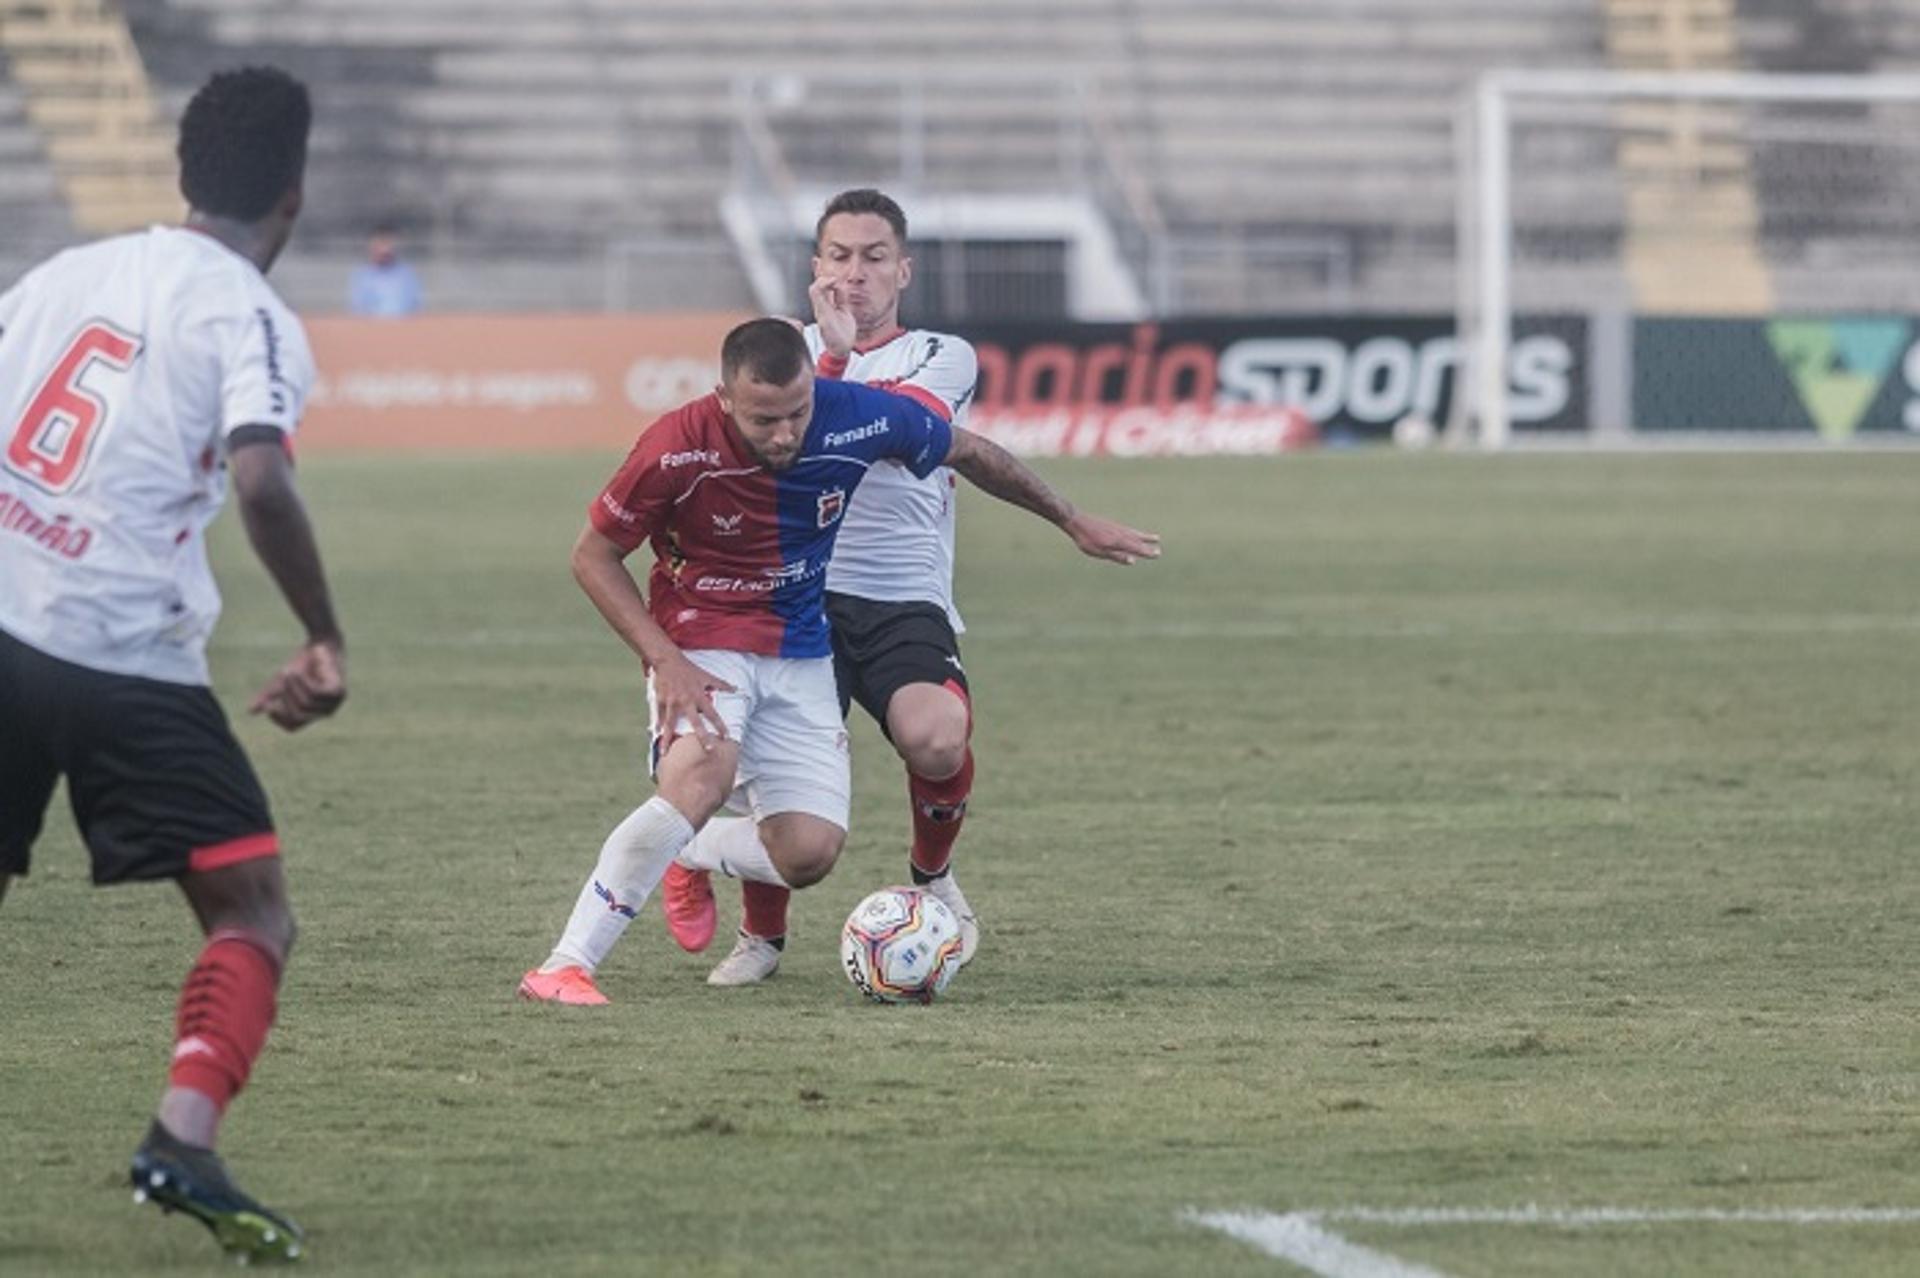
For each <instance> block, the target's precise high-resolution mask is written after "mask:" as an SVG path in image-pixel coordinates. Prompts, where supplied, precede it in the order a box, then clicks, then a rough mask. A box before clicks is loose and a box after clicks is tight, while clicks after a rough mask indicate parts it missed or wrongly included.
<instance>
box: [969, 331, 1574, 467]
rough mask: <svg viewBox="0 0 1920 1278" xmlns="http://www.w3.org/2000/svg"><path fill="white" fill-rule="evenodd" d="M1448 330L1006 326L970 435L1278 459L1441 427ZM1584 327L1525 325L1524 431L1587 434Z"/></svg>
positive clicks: (1044, 451) (998, 336)
mask: <svg viewBox="0 0 1920 1278" xmlns="http://www.w3.org/2000/svg"><path fill="white" fill-rule="evenodd" d="M1453 327H1454V326H1453V321H1452V319H1451V318H1438V317H1431V316H1383V317H1362V318H1343V319H1314V318H1297V319H1296V318H1287V319H1270V320H1176V321H1168V322H1165V323H1140V324H1069V325H1061V324H1057V323H1051V324H994V325H983V326H977V327H970V328H968V330H967V331H966V332H965V333H964V334H963V336H965V337H966V338H967V339H968V340H969V341H971V342H972V343H973V345H974V348H975V350H976V351H978V353H979V356H980V386H979V391H978V393H977V395H976V396H975V400H974V407H973V409H972V412H971V414H970V416H969V418H968V424H969V425H970V426H972V427H973V428H974V429H976V430H979V431H981V432H982V433H983V434H986V435H989V436H991V437H992V438H993V439H995V440H996V441H998V442H999V443H1001V444H1003V445H1005V446H1006V447H1008V448H1010V449H1012V450H1014V451H1016V452H1023V453H1027V454H1031V455H1041V456H1103V455H1110V456H1161V455H1169V454H1197V453H1267V452H1279V451H1282V450H1284V449H1288V448H1297V447H1302V446H1304V445H1306V444H1309V443H1312V442H1314V440H1315V439H1316V438H1328V439H1339V438H1342V437H1345V438H1352V439H1384V438H1386V437H1387V436H1388V435H1389V434H1390V433H1391V432H1392V430H1393V426H1394V423H1395V422H1398V421H1399V420H1400V419H1401V418H1403V417H1407V416H1409V415H1416V416H1420V417H1424V418H1426V419H1427V420H1428V421H1430V422H1433V423H1434V424H1436V425H1439V424H1442V423H1444V421H1445V420H1446V416H1447V412H1448V410H1449V407H1450V406H1451V404H1452V400H1453V396H1454V394H1455V393H1457V390H1458V387H1459V384H1460V381H1461V371H1462V366H1463V360H1462V351H1461V346H1460V343H1459V342H1458V341H1457V340H1456V339H1455V337H1454V332H1453ZM1585 364H1586V323H1585V321H1584V320H1582V319H1578V318H1573V317H1566V318H1560V317H1554V318H1542V319H1538V320H1528V321H1523V322H1521V323H1518V324H1516V326H1515V335H1514V341H1513V345H1512V350H1511V357H1510V359H1509V361H1508V377H1507V385H1508V395H1509V408H1510V411H1511V413H1512V418H1513V423H1514V425H1515V426H1516V427H1517V428H1522V429H1535V430H1539V429H1545V430H1583V429H1585V427H1586V425H1587V420H1586V416H1587V373H1586V367H1585Z"/></svg>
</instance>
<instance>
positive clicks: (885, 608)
mask: <svg viewBox="0 0 1920 1278" xmlns="http://www.w3.org/2000/svg"><path fill="white" fill-rule="evenodd" d="M813 269H814V277H815V278H814V282H813V286H812V287H811V289H810V290H809V296H810V299H811V301H812V304H813V313H814V316H815V320H816V322H815V323H814V324H812V325H810V326H808V328H807V330H806V337H807V348H808V350H809V351H811V352H812V353H813V355H814V357H815V359H816V361H817V367H818V371H819V373H820V375H821V376H823V377H835V378H846V379H849V380H853V381H860V382H866V383H869V384H873V385H879V386H884V387H886V388H888V389H891V390H894V391H897V392H899V393H900V394H903V395H907V396H910V397H911V398H913V399H914V400H916V401H918V402H919V403H921V404H924V405H925V406H926V407H927V408H928V409H929V410H930V411H932V412H935V413H938V414H939V415H940V416H941V417H942V418H944V419H946V420H947V421H949V422H951V423H953V424H955V425H960V424H962V423H964V421H965V419H966V410H967V405H968V403H969V402H970V401H971V399H972V397H973V391H974V384H975V382H976V380H977V378H978V365H977V363H976V361H975V359H974V354H973V347H972V346H971V345H969V344H968V343H967V342H966V341H965V340H964V339H962V338H958V337H954V336H952V335H951V334H948V333H934V332H927V331H925V330H921V329H913V330H909V329H906V328H903V327H902V326H901V324H900V295H901V294H902V293H903V292H904V291H905V290H906V288H907V286H908V284H909V283H910V282H911V281H912V279H913V259H912V258H911V257H910V256H909V255H908V253H907V218H906V214H905V213H904V212H903V211H902V210H901V208H900V206H899V204H897V203H896V202H895V201H894V200H892V199H891V198H889V197H888V196H887V195H885V194H884V193H882V192H880V191H875V190H854V191H845V192H842V193H841V194H839V195H837V196H835V197H834V198H833V199H832V200H830V201H828V203H827V206H826V208H825V209H824V210H823V211H822V213H821V215H820V220H819V223H818V224H817V226H816V228H815V235H814V257H813ZM1055 514H1063V515H1064V517H1063V518H1057V519H1055V522H1056V523H1058V524H1059V526H1060V528H1061V530H1062V531H1063V532H1065V533H1066V534H1067V535H1068V536H1069V537H1071V538H1072V539H1073V541H1074V544H1075V545H1077V546H1079V548H1080V549H1081V550H1082V551H1083V552H1085V553H1086V554H1088V555H1091V556H1093V557H1095V558H1100V559H1118V560H1119V561H1121V562H1127V560H1128V559H1129V558H1130V557H1132V556H1137V555H1142V554H1148V553H1152V550H1151V548H1152V547H1153V545H1154V543H1155V542H1156V540H1157V539H1154V538H1152V537H1150V536H1147V535H1145V534H1140V533H1136V532H1135V531H1134V530H1133V529H1130V528H1127V527H1125V526H1124V525H1120V524H1116V523H1114V522H1112V521H1111V520H1105V519H1101V518H1098V517H1097V516H1093V515H1089V514H1086V513H1084V512H1075V511H1072V510H1071V508H1066V509H1065V510H1064V511H1054V512H1049V516H1050V517H1052V515H1055ZM953 558H954V477H953V473H952V471H951V470H948V469H946V468H942V469H940V470H937V471H935V472H934V473H932V474H930V475H927V476H925V477H918V476H915V475H913V474H912V473H910V472H908V471H906V470H903V469H901V468H899V467H895V466H888V467H881V468H878V469H876V470H875V472H874V473H873V475H872V476H871V477H870V478H869V479H868V481H867V482H866V483H865V484H863V485H861V488H860V491H859V493H858V494H856V495H855V497H854V498H853V500H852V501H851V502H850V504H849V505H848V508H847V516H846V521H845V527H844V528H843V529H842V530H841V533H840V540H839V542H838V544H837V545H836V546H835V547H834V552H833V562H832V564H831V565H830V566H829V567H828V569H827V617H828V620H829V621H830V622H831V623H832V625H833V654H834V670H835V674H836V675H837V677H838V683H839V689H840V708H841V713H842V714H845V713H846V711H847V709H848V708H849V706H850V704H851V703H852V702H854V701H857V702H859V703H860V706H861V708H862V709H864V710H865V711H866V712H867V713H868V714H869V715H871V716H872V717H873V720H874V722H875V723H877V724H878V725H879V726H880V731H881V732H882V733H883V734H884V735H885V736H886V738H887V740H888V741H890V742H891V743H892V744H893V748H894V750H895V752H896V753H898V754H899V756H900V760H901V762H902V763H904V764H905V765H906V771H907V797H908V803H909V807H910V812H911V815H912V823H913V843H912V848H911V851H910V854H909V857H908V870H909V872H910V873H911V875H912V876H913V881H914V882H915V883H918V884H921V885H923V886H925V887H926V888H927V889H928V890H929V891H931V892H932V893H933V894H934V895H935V896H937V897H939V898H940V899H941V900H942V901H944V902H946V904H947V905H948V906H949V907H950V908H951V909H952V910H953V912H954V914H955V916H956V917H957V918H958V919H959V920H960V937H961V947H960V951H959V954H958V956H957V962H958V963H965V962H966V961H967V960H969V959H971V958H972V957H973V955H974V952H975V950H976V948H977V947H978V944H979V936H980V927H979V922H978V920H977V918H976V917H975V915H974V911H973V907H972V906H971V905H970V904H969V903H968V901H967V898H966V896H965V895H964V894H963V893H962V892H961V891H960V885H959V883H958V882H957V881H956V880H955V878H954V875H953V872H952V868H951V866H950V864H949V858H950V857H951V856H952V854H953V845H954V842H955V840H957V839H958V838H959V837H960V826H961V822H962V821H963V820H964V819H965V818H966V813H967V798H968V795H969V794H970V793H971V791H972V789H973V750H972V748H971V745H970V741H971V738H972V735H973V707H972V701H971V698H970V696H969V693H968V685H967V673H966V669H965V667H963V666H962V665H961V663H960V648H959V642H958V639H957V635H958V634H959V633H960V632H961V631H962V630H963V629H964V627H963V625H962V624H961V621H960V613H959V611H958V610H957V609H956V608H955V607H954V602H953ZM754 837H755V834H754V831H753V828H752V826H751V824H750V823H748V822H746V821H744V820H740V819H722V820H716V821H714V822H712V823H711V824H709V825H708V826H707V827H706V828H705V829H704V830H702V831H701V832H700V835H699V837H698V838H697V839H695V840H694V843H693V845H692V846H691V847H690V848H689V849H688V851H687V852H685V853H683V854H682V856H681V858H680V860H678V861H676V862H675V864H674V865H673V866H672V867H671V868H670V869H669V870H668V871H667V876H666V880H665V883H664V885H663V887H662V889H661V904H662V906H663V907H664V908H665V911H666V915H667V925H668V928H669V930H670V931H671V932H672V933H673V936H674V939H675V940H676V941H678V942H679V943H680V945H681V946H682V947H683V948H685V949H687V950H691V951H699V950H702V949H705V948H706V946H707V945H708V943H709V942H710V941H711V940H712V939H713V933H714V927H715V923H716V915H717V911H716V908H715V905H714V900H713V889H712V886H711V879H712V873H711V871H712V870H713V869H716V868H724V867H725V866H727V865H728V863H729V857H730V856H734V855H737V853H738V850H739V849H740V848H742V847H747V846H748V845H749V844H750V842H751V840H752V839H753V838H754ZM741 895H742V902H743V906H744V908H743V911H742V913H743V919H742V923H741V927H740V934H739V937H738V939H737V940H736V941H735V943H734V947H733V951H732V952H731V953H730V954H728V955H727V956H726V958H724V959H722V960H721V961H720V963H719V964H718V965H716V966H715V967H714V969H713V971H712V972H710V973H709V974H708V976H707V981H708V983H709V984H712V985H749V984H753V983H755V982H758V981H763V980H765V979H766V978H767V977H769V976H771V975H773V973H774V971H775V970H776V969H777V968H778V967H779V964H780V954H781V951H782V950H783V949H784V947H785V944H786V931H787V901H788V897H789V893H788V892H787V890H786V889H785V888H783V887H780V886H779V885H777V884H772V883H763V882H758V881H755V880H754V879H751V878H748V879H745V880H743V881H742V883H741Z"/></svg>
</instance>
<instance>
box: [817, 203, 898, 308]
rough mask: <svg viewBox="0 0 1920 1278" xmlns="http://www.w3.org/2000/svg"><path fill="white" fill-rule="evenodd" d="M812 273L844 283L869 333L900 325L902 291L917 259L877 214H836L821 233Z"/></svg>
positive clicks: (844, 292)
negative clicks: (910, 254) (912, 256)
mask: <svg viewBox="0 0 1920 1278" xmlns="http://www.w3.org/2000/svg"><path fill="white" fill-rule="evenodd" d="M813 274H814V277H815V278H816V279H817V278H820V277H822V276H825V277H826V278H828V279H831V280H833V281H834V282H835V283H837V284H839V285H840V295H841V296H842V297H843V298H845V299H846V302H847V306H848V308H849V309H850V310H852V311H853V318H854V322H855V323H856V324H857V325H858V326H859V328H860V331H861V332H863V333H870V332H875V331H878V330H884V329H889V328H893V327H895V326H897V325H898V324H899V323H900V293H901V291H902V290H903V289H905V288H906V287H907V284H908V283H909V282H910V281H911V280H912V279H913V259H912V258H910V257H908V256H907V255H906V252H905V250H904V248H903V246H902V245H901V243H900V241H899V240H897V239H895V238H894V234H893V227H892V226H891V225H890V224H889V223H888V222H887V219H885V218H884V217H881V216H880V215H879V214H878V213H835V214H834V215H833V216H832V217H830V218H828V219H827V225H826V227H825V229H824V230H822V231H821V232H820V243H819V244H818V245H816V246H815V249H814V255H813Z"/></svg>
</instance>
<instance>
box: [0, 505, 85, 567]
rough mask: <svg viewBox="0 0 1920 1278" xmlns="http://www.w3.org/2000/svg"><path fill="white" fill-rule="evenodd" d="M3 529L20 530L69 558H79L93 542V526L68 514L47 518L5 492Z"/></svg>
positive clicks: (1, 508) (1, 513) (0, 521)
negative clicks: (71, 517)
mask: <svg viewBox="0 0 1920 1278" xmlns="http://www.w3.org/2000/svg"><path fill="white" fill-rule="evenodd" d="M0 530H5V531H6V532H10V533H18V534H19V535H20V536H22V537H25V538H26V539H27V540H28V541H32V542H37V543H39V545H40V546H41V547H42V548H44V549H46V550H50V551H52V552H53V553H54V554H56V555H60V556H62V557H63V558H66V559H78V558H80V557H81V556H82V555H84V554H86V553H87V547H89V546H91V545H92V544H93V529H91V528H88V527H86V526H85V525H83V524H75V523H74V522H73V521H72V520H70V519H69V518H68V517H67V516H65V515H55V516H54V517H53V518H52V519H48V518H47V517H46V516H44V515H42V514H40V513H39V512H38V511H36V510H34V509H33V508H32V507H31V506H29V505H27V503H26V502H24V501H21V500H20V499H19V498H18V497H12V496H9V495H8V494H6V493H0Z"/></svg>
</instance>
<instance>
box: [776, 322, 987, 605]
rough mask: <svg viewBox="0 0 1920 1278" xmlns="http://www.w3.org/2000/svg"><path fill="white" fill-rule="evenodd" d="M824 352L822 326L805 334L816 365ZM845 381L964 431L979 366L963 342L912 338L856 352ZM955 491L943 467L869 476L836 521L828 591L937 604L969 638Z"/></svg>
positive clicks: (894, 469) (880, 470) (911, 333)
mask: <svg viewBox="0 0 1920 1278" xmlns="http://www.w3.org/2000/svg"><path fill="white" fill-rule="evenodd" d="M824 349H825V345H824V343H822V342H821V340H820V326H819V325H817V324H809V325H808V326H807V350H808V351H809V352H811V354H812V355H813V358H814V359H815V360H816V361H818V360H819V358H820V352H821V351H822V350H824ZM841 376H842V377H843V378H844V379H845V380H847V381H850V382H866V383H867V384H869V385H872V386H879V387H882V388H884V389H886V390H891V391H894V392H896V393H899V394H906V395H912V396H914V397H915V398H917V399H921V400H922V401H923V402H925V403H926V404H927V406H928V407H929V408H936V409H937V410H938V411H939V412H940V413H941V414H942V416H944V417H946V418H947V419H948V421H950V422H952V423H953V424H954V425H955V426H964V425H966V415H967V407H968V405H969V404H971V403H972V402H973V388H974V383H975V382H976V381H977V380H978V378H979V363H978V361H977V360H976V359H975V357H974V353H973V347H972V346H971V345H969V344H968V343H967V342H966V341H964V340H962V339H961V338H958V337H954V336H952V335H951V334H948V333H929V332H927V331H926V330H924V329H917V328H916V329H910V330H907V331H905V332H902V333H901V334H900V335H899V336H897V337H895V338H894V339H893V340H892V341H890V342H886V343H884V344H882V345H880V346H876V347H874V348H872V349H871V350H865V351H862V350H858V349H856V350H855V351H854V352H853V356H852V358H851V359H850V360H849V361H848V363H847V370H846V372H844V373H842V374H841ZM955 482H956V481H955V479H954V474H953V472H952V471H951V470H949V469H947V468H946V467H945V466H942V467H940V468H939V469H937V470H935V471H934V472H933V473H932V474H931V475H928V476H927V477H926V478H925V479H915V478H914V477H913V472H912V471H910V470H908V469H907V468H906V467H905V466H900V465H893V464H888V465H879V466H875V467H873V468H872V469H871V470H869V471H868V472H867V477H866V479H864V480H862V481H861V484H860V487H859V488H858V489H856V490H855V491H854V494H853V500H852V501H851V502H850V503H848V505H847V513H846V514H845V515H844V516H843V517H842V518H841V520H840V539H839V541H838V542H836V543H835V544H834V548H833V559H832V560H831V561H830V562H829V563H828V564H827V589H828V590H831V591H834V592H836V593H839V594H845V595H857V596H859V597H860V598H862V599H879V600H884V601H886V602H889V603H931V604H937V605H938V606H939V607H940V608H942V609H944V610H945V611H946V614H947V618H948V619H949V620H950V621H952V623H953V628H954V631H955V632H956V633H958V632H960V631H963V630H965V629H966V627H965V626H963V625H962V624H961V622H960V612H959V610H958V609H956V608H955V607H954V604H953V530H954V501H953V497H954V492H953V489H954V484H955Z"/></svg>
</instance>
